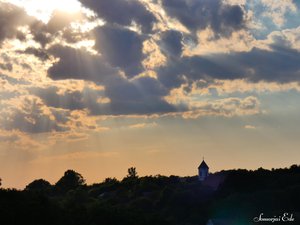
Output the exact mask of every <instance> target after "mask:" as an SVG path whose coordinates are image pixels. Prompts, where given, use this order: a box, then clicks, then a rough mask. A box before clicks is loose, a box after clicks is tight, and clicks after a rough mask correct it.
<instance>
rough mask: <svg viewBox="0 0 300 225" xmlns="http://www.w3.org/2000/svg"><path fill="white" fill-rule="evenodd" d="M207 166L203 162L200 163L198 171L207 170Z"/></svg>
mask: <svg viewBox="0 0 300 225" xmlns="http://www.w3.org/2000/svg"><path fill="white" fill-rule="evenodd" d="M208 168H209V167H208V165H207V164H206V162H205V161H204V160H203V161H202V163H201V164H200V166H199V167H198V169H208Z"/></svg>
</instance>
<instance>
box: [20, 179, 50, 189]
mask: <svg viewBox="0 0 300 225" xmlns="http://www.w3.org/2000/svg"><path fill="white" fill-rule="evenodd" d="M51 187H52V186H51V184H50V183H49V182H48V181H46V180H44V179H39V180H34V181H32V182H31V183H30V184H28V185H27V186H26V188H25V190H26V191H48V190H50V189H51Z"/></svg>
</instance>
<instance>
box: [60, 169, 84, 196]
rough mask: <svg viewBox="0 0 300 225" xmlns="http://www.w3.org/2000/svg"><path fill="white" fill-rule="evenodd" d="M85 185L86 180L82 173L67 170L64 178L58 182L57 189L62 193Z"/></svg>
mask: <svg viewBox="0 0 300 225" xmlns="http://www.w3.org/2000/svg"><path fill="white" fill-rule="evenodd" d="M84 184H85V180H84V178H83V176H82V175H81V174H80V173H77V172H75V171H74V170H67V171H66V172H65V174H64V176H63V177H62V178H60V179H59V181H57V183H56V184H55V187H56V188H57V189H58V190H59V191H62V192H67V191H69V190H74V189H76V188H78V187H80V186H82V185H84Z"/></svg>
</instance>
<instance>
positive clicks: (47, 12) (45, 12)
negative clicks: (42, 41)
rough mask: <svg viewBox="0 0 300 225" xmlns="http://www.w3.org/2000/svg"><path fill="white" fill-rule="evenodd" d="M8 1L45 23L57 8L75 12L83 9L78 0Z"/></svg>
mask: <svg viewBox="0 0 300 225" xmlns="http://www.w3.org/2000/svg"><path fill="white" fill-rule="evenodd" d="M7 2H11V3H14V4H16V5H18V6H21V7H24V9H25V11H26V12H27V13H28V15H31V16H34V17H36V18H38V19H39V20H41V21H43V22H44V23H47V22H48V21H49V19H50V18H51V15H52V13H53V11H55V10H60V11H63V12H67V13H75V12H79V11H80V9H81V4H80V3H79V2H78V1H77V0H12V1H7Z"/></svg>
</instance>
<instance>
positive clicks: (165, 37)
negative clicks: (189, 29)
mask: <svg viewBox="0 0 300 225" xmlns="http://www.w3.org/2000/svg"><path fill="white" fill-rule="evenodd" d="M160 46H161V48H162V51H163V52H164V53H165V54H166V55H168V56H169V57H172V56H173V57H180V56H181V54H182V51H183V48H184V46H183V35H182V33H181V32H179V31H176V30H168V31H165V32H163V33H162V34H161V45H160Z"/></svg>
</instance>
